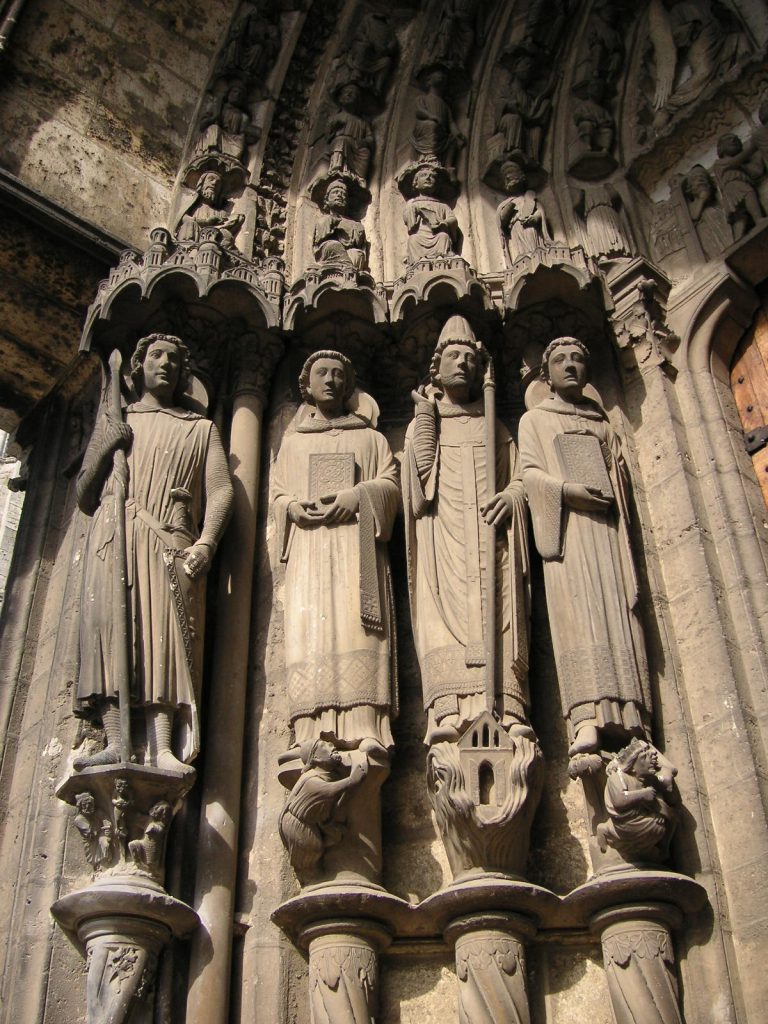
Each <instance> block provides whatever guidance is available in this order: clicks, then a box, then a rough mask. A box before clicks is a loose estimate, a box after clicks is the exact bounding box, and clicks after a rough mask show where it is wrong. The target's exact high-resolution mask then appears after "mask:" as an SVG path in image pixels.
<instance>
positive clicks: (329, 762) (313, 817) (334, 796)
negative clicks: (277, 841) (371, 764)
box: [279, 740, 368, 885]
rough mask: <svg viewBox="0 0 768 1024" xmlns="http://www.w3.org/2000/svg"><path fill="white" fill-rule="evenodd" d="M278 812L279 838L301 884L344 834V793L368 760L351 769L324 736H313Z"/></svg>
mask: <svg viewBox="0 0 768 1024" xmlns="http://www.w3.org/2000/svg"><path fill="white" fill-rule="evenodd" d="M304 760H305V767H304V770H303V772H302V773H301V775H300V776H299V780H298V782H297V783H296V785H295V786H294V787H293V789H292V790H291V792H290V794H289V796H288V799H287V801H286V804H285V807H284V808H283V811H282V813H281V815H280V823H279V829H280V838H281V839H282V840H283V843H284V844H285V847H286V849H287V850H288V856H289V858H290V861H291V866H292V868H293V870H294V871H295V872H296V877H297V878H298V879H299V881H300V882H301V884H302V885H307V884H308V883H310V882H312V881H314V880H315V878H316V874H317V869H318V867H319V865H320V863H321V861H322V859H323V854H324V853H325V851H326V849H327V848H328V847H330V846H334V845H336V844H337V843H340V842H341V841H342V839H343V838H344V815H343V804H344V794H345V793H346V792H348V791H349V790H351V789H352V788H353V787H354V786H356V785H357V784H358V783H359V782H361V781H362V780H363V779H364V778H365V775H366V772H367V770H368V764H367V761H358V762H356V763H355V764H354V765H352V766H351V769H350V768H349V767H348V766H347V765H346V764H345V763H344V760H343V756H342V755H341V754H340V753H339V751H338V750H336V749H335V748H334V747H332V746H331V744H330V743H328V742H327V741H326V740H315V742H314V743H313V744H311V746H310V747H309V750H308V751H307V752H306V754H305V756H304Z"/></svg>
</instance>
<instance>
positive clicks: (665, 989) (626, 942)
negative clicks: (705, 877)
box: [591, 903, 683, 1024]
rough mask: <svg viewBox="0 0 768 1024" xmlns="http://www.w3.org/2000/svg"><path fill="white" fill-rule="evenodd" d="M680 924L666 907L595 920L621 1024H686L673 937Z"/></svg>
mask: <svg viewBox="0 0 768 1024" xmlns="http://www.w3.org/2000/svg"><path fill="white" fill-rule="evenodd" d="M681 921H682V915H681V914H680V911H679V910H677V908H676V907H673V906H671V905H669V904H666V903H645V904H642V903H637V904H626V905H624V906H619V907H611V908H610V909H609V910H603V911H601V912H600V913H599V914H595V916H594V917H593V918H592V921H591V926H592V929H593V931H595V932H596V933H597V934H599V936H600V941H601V943H602V947H603V962H604V964H605V972H606V976H607V978H608V991H609V993H610V996H611V1005H612V1007H613V1015H614V1018H615V1020H616V1024H683V1017H682V1014H681V1013H680V1004H679V1001H678V990H677V978H676V975H675V954H674V951H673V948H672V936H671V935H670V929H671V928H673V927H677V926H679V925H680V923H681Z"/></svg>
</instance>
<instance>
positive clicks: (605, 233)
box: [573, 182, 632, 258]
mask: <svg viewBox="0 0 768 1024" xmlns="http://www.w3.org/2000/svg"><path fill="white" fill-rule="evenodd" d="M573 196H574V199H575V202H574V207H575V209H576V210H578V212H579V213H580V214H581V216H582V217H583V219H584V224H585V227H586V231H587V239H586V245H587V249H588V251H589V252H590V253H591V254H592V255H593V256H597V257H598V258H601V257H606V258H611V257H616V256H626V255H627V254H628V253H630V252H631V251H632V248H631V246H630V243H629V239H628V238H627V232H626V229H625V226H624V223H623V219H622V207H623V203H622V200H621V196H620V195H619V193H618V192H617V191H616V189H615V188H614V187H613V185H611V184H609V183H608V182H595V183H594V184H590V185H585V186H584V188H583V189H574V190H573Z"/></svg>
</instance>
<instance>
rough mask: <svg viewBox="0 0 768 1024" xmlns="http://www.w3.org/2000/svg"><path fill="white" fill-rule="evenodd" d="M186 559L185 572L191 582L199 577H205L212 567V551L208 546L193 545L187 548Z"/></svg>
mask: <svg viewBox="0 0 768 1024" xmlns="http://www.w3.org/2000/svg"><path fill="white" fill-rule="evenodd" d="M184 554H185V556H186V557H185V559H184V572H185V573H186V574H187V576H189V578H190V579H191V580H195V579H197V577H198V576H205V574H206V573H207V572H208V570H209V569H210V567H211V549H210V548H209V547H208V545H207V544H193V545H192V547H189V548H186V550H185V552H184Z"/></svg>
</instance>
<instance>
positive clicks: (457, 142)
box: [411, 67, 467, 167]
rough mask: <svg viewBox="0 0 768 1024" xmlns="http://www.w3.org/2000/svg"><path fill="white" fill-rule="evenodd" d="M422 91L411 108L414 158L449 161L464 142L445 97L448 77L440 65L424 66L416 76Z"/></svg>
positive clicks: (437, 161)
mask: <svg viewBox="0 0 768 1024" xmlns="http://www.w3.org/2000/svg"><path fill="white" fill-rule="evenodd" d="M420 80H421V86H422V89H423V92H422V93H421V95H420V96H419V97H418V99H417V100H416V103H415V104H414V111H413V128H412V129H411V145H412V146H413V149H414V153H415V155H416V159H417V160H431V161H434V162H435V163H438V164H442V165H443V166H445V167H450V166H452V165H453V162H454V160H455V159H456V151H457V150H458V149H460V148H461V147H462V146H464V145H465V144H466V141H467V140H466V139H465V137H464V135H463V134H462V133H461V131H459V128H458V127H457V125H456V122H455V121H454V119H453V113H452V112H451V107H450V104H449V103H448V101H447V100H446V98H445V90H446V86H447V83H448V78H447V76H446V74H445V72H444V71H443V70H442V68H439V67H437V68H427V69H426V70H425V71H424V72H423V73H422V75H421V76H420Z"/></svg>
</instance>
